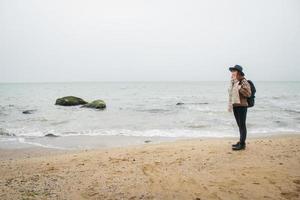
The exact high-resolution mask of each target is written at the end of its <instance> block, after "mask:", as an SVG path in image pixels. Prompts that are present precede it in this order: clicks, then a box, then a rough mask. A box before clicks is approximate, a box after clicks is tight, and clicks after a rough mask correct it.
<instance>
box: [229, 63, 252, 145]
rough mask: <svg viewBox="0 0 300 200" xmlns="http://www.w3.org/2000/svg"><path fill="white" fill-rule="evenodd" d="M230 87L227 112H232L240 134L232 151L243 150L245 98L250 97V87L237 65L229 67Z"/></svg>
mask: <svg viewBox="0 0 300 200" xmlns="http://www.w3.org/2000/svg"><path fill="white" fill-rule="evenodd" d="M229 70H230V71H231V85H230V88H229V109H228V110H229V111H230V112H231V111H232V110H233V113H234V117H235V119H236V122H237V125H238V127H239V132H240V141H239V142H237V143H236V144H233V145H232V149H233V150H243V149H245V148H246V137H247V127H246V117H247V109H248V102H247V98H248V97H250V96H251V87H250V84H249V83H248V81H247V80H246V78H245V77H244V76H245V74H244V73H243V68H242V67H241V66H239V65H235V66H234V67H230V68H229Z"/></svg>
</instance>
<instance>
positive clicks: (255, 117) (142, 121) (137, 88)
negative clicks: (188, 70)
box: [0, 81, 300, 148]
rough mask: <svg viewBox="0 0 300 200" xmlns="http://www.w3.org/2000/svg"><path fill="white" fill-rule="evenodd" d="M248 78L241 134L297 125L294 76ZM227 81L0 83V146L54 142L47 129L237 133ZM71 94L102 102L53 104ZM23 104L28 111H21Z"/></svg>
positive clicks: (298, 97)
mask: <svg viewBox="0 0 300 200" xmlns="http://www.w3.org/2000/svg"><path fill="white" fill-rule="evenodd" d="M253 82H254V84H255V86H256V89H257V93H256V98H255V100H256V102H255V106H254V107H253V108H248V113H247V128H248V137H264V136H270V135H278V134H298V133H300V82H260V81H257V82H255V81H253ZM228 86H229V82H71V83H0V148H5V147H7V146H9V147H15V146H18V145H20V144H24V143H27V144H28V145H33V146H34V145H35V146H43V145H44V144H45V141H48V140H52V142H51V147H54V148H55V147H56V144H55V141H54V142H53V137H45V135H47V134H52V136H57V137H59V138H68V137H72V136H73V137H74V136H76V138H80V137H87V136H88V137H91V138H93V137H94V136H124V137H126V136H128V137H129V136H134V137H168V138H181V137H183V138H202V137H213V138H214V137H238V129H237V125H236V122H235V119H234V116H233V113H230V112H228V111H227V105H228ZM70 95H72V96H77V97H80V98H83V99H84V100H86V101H92V100H96V99H102V100H104V101H105V102H106V105H107V108H106V109H104V110H95V109H91V108H82V107H81V106H72V107H64V106H58V105H55V101H56V99H57V98H60V97H63V96H70ZM26 110H30V114H24V113H23V112H24V111H26ZM41 138H43V140H41ZM91 140H93V139H91ZM40 141H42V142H40ZM67 141H68V140H67V139H66V140H64V142H67ZM79 141H80V139H79ZM42 143H43V144H42ZM86 145H88V144H86ZM46 147H47V146H46ZM48 147H49V146H48ZM57 147H59V146H57Z"/></svg>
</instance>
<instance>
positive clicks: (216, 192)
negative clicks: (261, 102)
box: [0, 135, 300, 200]
mask: <svg viewBox="0 0 300 200" xmlns="http://www.w3.org/2000/svg"><path fill="white" fill-rule="evenodd" d="M234 142H236V141H235V139H234V138H230V139H204V138H203V139H190V140H180V141H172V142H162V143H158V144H151V143H147V144H144V145H135V146H127V147H114V148H105V149H97V150H84V151H61V150H57V151H55V150H45V149H44V150H43V151H41V149H39V148H35V149H23V150H21V149H19V150H12V149H6V150H4V149H2V150H1V151H0V155H1V161H0V163H1V168H0V176H1V179H0V199H197V200H199V199H201V200H202V199H276V200H278V199H300V170H299V169H300V136H297V135H288V136H274V137H267V138H251V139H249V140H248V143H247V149H246V150H245V151H240V152H233V151H232V150H231V144H232V143H234Z"/></svg>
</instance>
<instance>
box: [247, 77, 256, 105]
mask: <svg viewBox="0 0 300 200" xmlns="http://www.w3.org/2000/svg"><path fill="white" fill-rule="evenodd" d="M248 83H249V84H250V88H251V96H250V97H248V98H247V102H248V107H253V106H254V104H255V93H256V88H255V86H254V84H253V82H252V81H250V80H248Z"/></svg>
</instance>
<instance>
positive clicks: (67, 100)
mask: <svg viewBox="0 0 300 200" xmlns="http://www.w3.org/2000/svg"><path fill="white" fill-rule="evenodd" d="M87 103H88V102H86V101H85V100H83V99H81V98H79V97H74V96H66V97H62V98H59V99H56V102H55V105H60V106H77V105H83V104H87Z"/></svg>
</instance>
